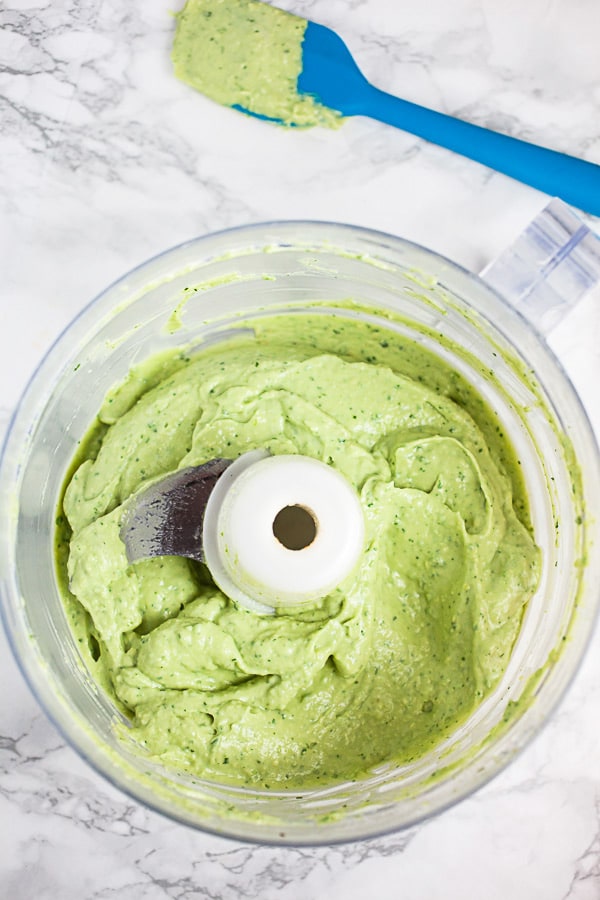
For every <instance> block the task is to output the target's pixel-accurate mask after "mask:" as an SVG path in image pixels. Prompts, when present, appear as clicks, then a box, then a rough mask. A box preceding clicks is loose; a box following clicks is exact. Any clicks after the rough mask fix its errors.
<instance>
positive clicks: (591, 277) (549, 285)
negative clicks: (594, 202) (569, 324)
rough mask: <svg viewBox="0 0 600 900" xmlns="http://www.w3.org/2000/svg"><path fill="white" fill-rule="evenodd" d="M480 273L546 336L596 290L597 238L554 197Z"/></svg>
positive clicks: (599, 270)
mask: <svg viewBox="0 0 600 900" xmlns="http://www.w3.org/2000/svg"><path fill="white" fill-rule="evenodd" d="M480 275H481V278H482V279H483V280H484V281H485V282H487V284H489V285H490V286H491V287H493V288H494V289H495V290H496V291H498V293H499V294H501V295H502V296H503V297H505V298H506V299H507V300H509V301H510V302H511V303H512V304H513V305H514V306H516V307H517V309H519V310H520V311H521V312H522V313H523V315H524V316H525V317H526V318H527V319H528V321H529V322H531V324H532V325H534V326H535V327H536V328H537V330H538V331H540V332H541V333H542V334H544V335H547V334H549V333H550V331H552V329H553V328H555V327H556V326H557V325H558V324H559V322H560V321H561V320H562V319H563V318H564V317H565V316H566V315H567V313H568V312H569V311H570V310H571V309H572V308H573V307H574V306H575V305H576V303H578V302H579V300H581V299H582V297H583V296H584V295H586V294H588V292H589V291H591V290H594V289H596V290H598V291H599V292H600V237H599V236H598V235H597V234H596V233H595V232H594V231H592V230H591V228H588V226H587V225H586V224H585V223H584V222H583V221H582V220H581V219H580V218H579V216H578V215H577V214H576V213H575V212H574V211H573V210H572V209H571V207H569V206H567V205H566V203H563V201H562V200H559V199H558V198H554V199H553V200H551V201H550V203H549V204H548V205H547V206H546V207H545V208H544V209H543V210H542V211H541V212H540V213H539V215H537V216H536V217H535V219H533V221H532V222H530V223H529V225H528V226H527V228H526V229H525V230H524V231H523V232H522V233H521V234H520V235H519V237H518V238H517V239H516V240H515V241H514V243H512V244H511V245H510V246H509V247H508V248H507V249H506V250H504V251H503V252H502V253H501V254H500V256H498V257H497V258H496V259H495V260H494V261H493V262H491V263H490V264H489V265H488V266H486V268H485V269H484V270H483V271H482V272H481V273H480Z"/></svg>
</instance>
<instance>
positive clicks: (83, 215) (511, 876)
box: [0, 0, 600, 900]
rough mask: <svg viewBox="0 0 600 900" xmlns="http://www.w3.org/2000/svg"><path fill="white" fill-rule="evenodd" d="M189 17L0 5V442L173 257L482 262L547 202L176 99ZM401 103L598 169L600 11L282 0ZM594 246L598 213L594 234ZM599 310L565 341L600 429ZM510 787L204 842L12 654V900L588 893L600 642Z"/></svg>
mask: <svg viewBox="0 0 600 900" xmlns="http://www.w3.org/2000/svg"><path fill="white" fill-rule="evenodd" d="M178 5H179V4H178V2H177V0H172V2H171V3H169V2H168V0H128V2H125V3H123V2H121V0H119V2H117V0H37V2H36V0H5V2H4V3H3V4H2V5H1V6H0V25H1V30H0V66H1V67H2V71H1V72H0V181H1V185H2V189H1V191H0V210H1V214H0V250H1V253H2V260H1V264H0V272H1V283H0V297H1V299H0V314H1V323H2V327H1V328H0V385H1V388H0V425H2V426H4V425H5V424H6V422H7V419H8V416H9V415H10V411H11V410H12V408H13V407H14V405H15V404H16V402H17V399H18V396H19V394H20V391H21V390H22V388H23V386H24V384H25V382H26V379H27V378H28V376H29V375H30V373H31V372H32V370H33V368H34V366H35V364H36V361H37V360H38V359H39V357H40V356H41V354H42V353H43V352H44V350H45V349H46V348H47V346H48V344H49V343H50V342H51V340H52V339H53V338H54V337H55V336H56V335H57V334H58V333H59V332H60V330H61V329H62V328H63V327H64V326H65V325H66V324H67V322H68V321H69V320H70V319H71V317H72V316H73V315H74V314H75V313H76V312H77V311H78V310H79V309H80V308H81V307H82V305H83V304H84V303H85V302H86V301H87V300H89V299H90V298H91V297H92V296H93V295H94V294H95V293H96V292H98V291H99V290H100V289H102V288H103V287H104V286H105V285H106V284H107V283H109V282H110V281H111V280H112V279H114V278H115V277H117V276H119V275H120V274H121V273H123V272H125V271H126V270H127V269H129V268H130V267H132V266H133V265H135V264H137V263H139V262H141V261H142V260H143V259H145V258H147V257H148V256H150V255H152V254H154V253H155V252H156V251H158V250H160V249H163V248H165V247H167V246H170V245H173V244H175V243H177V242H179V241H182V240H185V239H187V238H191V237H193V236H195V235H198V234H201V233H204V232H207V231H210V230H214V229H217V228H223V227H226V226H229V225H235V224H241V223H245V222H251V221H258V220H264V219H273V218H304V217H305V218H316V219H332V220H339V221H346V222H352V223H358V224H363V225H368V226H374V227H377V228H380V229H384V230H387V231H391V232H394V233H397V234H400V235H403V236H405V237H409V238H412V239H413V240H416V241H418V242H421V243H423V244H426V245H428V246H430V247H432V248H433V249H435V250H438V251H441V252H443V253H445V254H447V255H448V256H450V257H453V258H454V259H456V260H457V261H459V262H461V263H463V264H464V265H466V266H467V267H469V268H471V269H473V270H479V269H480V268H481V267H482V266H483V265H484V264H485V263H486V262H488V261H489V260H490V259H491V258H493V257H494V255H495V254H496V253H498V252H499V251H500V250H501V249H502V248H503V246H504V245H505V244H506V243H508V242H509V241H510V240H511V239H512V238H513V237H514V236H515V235H516V234H517V233H518V232H519V230H520V229H521V228H522V227H523V226H524V225H525V224H526V223H527V222H528V220H529V219H530V218H532V217H533V215H534V214H535V213H536V212H537V211H538V210H539V209H540V208H541V207H542V206H543V205H544V204H545V202H546V200H547V198H546V197H544V196H543V195H542V194H539V193H537V192H535V191H533V190H531V189H529V188H527V187H524V186H523V185H520V184H517V183H515V182H512V181H510V180H508V179H506V178H504V177H503V176H500V175H496V174H493V173H491V172H490V171H489V170H486V169H484V168H483V167H480V166H478V165H476V164H474V163H471V162H468V161H466V160H463V159H461V158H459V157H456V156H453V155H451V154H449V153H447V152H446V151H444V150H441V149H439V148H436V147H432V146H427V145H424V144H423V143H422V142H420V141H419V140H417V139H416V138H413V137H411V136H410V135H407V134H404V133H401V132H399V131H394V130H392V129H390V128H386V127H385V126H383V125H379V124H377V123H375V122H372V121H369V120H366V119H362V120H359V119H356V120H352V121H349V122H348V123H347V124H346V125H345V126H344V127H343V129H342V130H341V131H339V132H337V133H331V132H328V131H317V130H313V131H308V132H300V131H285V130H280V129H277V128H275V127H274V126H270V125H268V124H265V123H261V122H258V121H255V120H250V119H247V118H245V117H243V116H241V115H239V114H237V113H234V112H231V111H229V110H225V109H221V108H219V107H216V106H214V105H213V104H211V102H210V101H208V100H205V99H204V98H203V97H201V96H199V95H197V94H194V93H193V92H192V91H190V90H189V89H187V88H185V87H184V86H183V85H181V84H179V83H177V82H176V81H175V79H174V78H173V77H172V75H171V69H170V63H169V57H168V53H169V44H170V41H171V35H172V29H173V19H172V17H171V16H170V15H169V11H170V9H176V8H177V7H178ZM281 5H282V6H285V7H286V8H288V9H294V10H295V11H298V12H300V13H304V14H310V15H311V16H312V18H314V19H316V20H318V21H321V22H323V23H324V24H329V25H332V26H334V27H335V28H336V29H337V30H338V31H339V32H340V33H342V34H343V35H344V37H345V38H346V40H347V42H348V44H349V46H350V47H351V48H352V50H353V51H354V53H355V55H356V57H357V59H358V60H359V61H360V63H361V65H362V67H363V69H364V71H365V72H366V73H367V74H368V75H369V76H370V77H371V78H372V79H373V80H374V81H375V82H376V83H377V84H378V85H379V86H381V87H384V88H386V89H388V90H389V91H391V92H395V93H397V94H399V95H401V96H404V97H406V98H407V99H411V100H415V101H417V102H421V103H424V104H427V105H431V106H433V107H434V108H436V109H439V110H442V111H445V112H449V113H453V114H457V115H460V116H462V117H464V118H467V119H469V120H471V121H474V122H477V123H480V124H484V125H487V126H490V127H493V128H497V129H502V130H505V131H506V132H508V133H510V134H513V135H517V136H520V137H525V138H528V139H530V140H535V141H537V142H539V143H542V144H545V145H547V146H550V147H553V148H555V149H559V150H562V151H565V152H569V153H572V154H574V155H579V156H583V157H585V158H586V159H589V160H591V161H594V162H597V163H600V55H599V53H598V39H599V35H600V10H599V7H598V0H525V2H524V0H454V2H452V3H448V2H447V0H419V2H418V3H415V2H413V0H286V2H285V3H283V2H282V3H281ZM586 221H587V222H588V224H590V225H591V226H592V227H595V228H596V230H598V226H599V222H598V220H593V219H591V218H589V217H586ZM598 306H599V303H598V301H596V303H595V304H594V303H593V302H591V301H588V303H586V304H584V305H583V306H581V307H580V308H579V309H578V310H576V312H575V313H574V314H573V315H572V316H571V317H570V320H567V322H565V323H563V325H561V326H560V327H559V329H558V330H557V332H556V333H555V334H554V335H553V336H552V341H553V344H554V346H555V347H556V349H557V352H558V353H559V355H560V356H561V358H562V359H563V361H564V362H565V365H566V366H567V368H568V369H569V371H571V373H572V375H573V377H574V379H575V380H576V382H577V383H578V384H579V385H580V386H581V387H582V391H583V392H584V399H585V400H586V402H587V403H588V404H589V407H590V413H591V414H592V415H593V417H594V420H595V425H596V428H597V429H600V415H599V411H598V396H597V393H598V392H597V381H598V376H599V375H600V358H599V355H598V354H599V352H600V351H599V349H598V348H599V347H600V340H599V338H600V313H599V309H598ZM599 637H600V636H597V638H596V641H595V643H594V644H593V645H592V649H591V652H589V653H588V655H587V658H586V660H585V662H584V665H583V666H582V668H581V670H580V672H579V675H578V677H577V679H576V681H575V683H574V684H573V686H572V688H571V690H570V692H569V694H568V696H567V698H566V699H565V701H564V702H563V704H562V705H561V707H560V709H559V711H558V712H557V713H556V714H555V715H554V717H553V718H552V720H551V721H550V723H549V724H548V725H547V727H546V728H545V730H544V731H543V733H542V734H541V735H540V736H539V737H538V738H537V739H536V740H535V741H534V743H533V744H532V745H531V746H530V747H529V749H528V750H527V751H526V752H525V753H524V754H523V755H522V756H521V757H520V758H519V759H518V760H517V761H516V762H514V763H513V764H512V766H511V767H510V768H509V769H508V770H507V771H506V772H505V773H503V774H502V775H501V776H499V777H497V778H496V779H495V780H494V781H493V782H492V783H491V784H490V785H489V786H487V787H486V788H485V789H483V790H481V791H480V792H479V793H478V794H477V795H476V796H474V797H473V798H471V799H469V800H467V801H465V802H463V803H461V804H460V805H459V806H457V807H456V808H454V809H453V810H451V811H449V812H447V813H445V814H444V815H441V816H439V817H438V818H436V819H434V820H432V821H429V822H427V823H425V824H423V825H421V826H420V827H418V828H414V829H411V830H409V831H407V832H404V833H401V834H398V835H396V836H391V837H387V838H382V839H380V840H375V841H371V842H365V843H359V844H352V845H348V846H342V847H336V848H322V849H315V850H309V849H276V848H270V847H251V846H246V845H242V844H237V843H235V842H229V841H226V840H220V839H214V838H210V837H206V836H204V835H202V834H200V833H196V832H194V831H192V830H190V829H187V828H184V827H182V826H179V825H175V824H172V823H170V822H169V821H167V820H166V819H163V818H161V817H160V816H158V815H156V814H154V813H151V812H149V811H147V810H146V809H144V808H141V807H138V806H136V805H135V804H134V803H133V802H132V801H131V800H129V799H127V798H125V797H124V796H122V795H121V794H120V793H118V792H117V791H116V790H114V789H112V788H111V787H110V786H109V785H108V784H107V783H105V782H104V781H103V780H102V779H101V778H99V777H98V776H96V775H95V774H94V773H93V772H92V771H91V770H90V769H89V768H88V767H87V765H86V764H85V763H83V762H82V761H81V760H80V759H79V758H78V757H77V755H76V754H75V753H74V752H73V751H72V750H71V749H70V748H68V747H66V746H64V744H63V741H62V740H61V738H60V737H59V736H58V734H57V733H56V731H55V730H54V729H53V727H52V726H51V725H50V724H49V722H48V721H47V719H46V718H45V716H44V714H43V712H42V711H41V710H40V709H39V708H38V706H37V704H36V702H35V700H34V699H33V697H32V696H31V695H30V693H29V691H28V689H27V688H26V686H25V684H24V682H23V680H22V678H21V676H20V674H19V672H18V670H17V668H16V665H15V663H14V662H13V660H12V658H11V656H10V654H9V651H8V649H7V647H6V644H5V642H4V639H0V641H1V642H2V643H1V647H0V686H1V687H0V896H1V897H3V898H7V900H30V898H35V900H54V898H56V900H84V898H86V900H87V898H90V900H109V898H110V900H162V898H173V900H200V898H223V900H226V898H227V900H229V898H238V897H248V898H251V897H252V898H254V897H259V898H261V900H270V898H275V897H278V898H282V900H292V898H294V900H295V898H298V900H300V898H302V900H305V898H315V900H321V898H323V900H324V898H328V900H337V898H340V900H341V898H344V900H362V898H364V897H366V896H377V897H378V898H379V900H392V898H396V897H405V898H408V900H420V898H424V900H438V898H440V900H441V898H444V900H453V898H456V900H459V898H460V900H464V898H471V897H477V898H482V900H483V898H485V900H505V898H511V900H538V898H539V900H567V898H569V900H594V898H599V897H600V724H599V723H600V653H599V652H598V639H599Z"/></svg>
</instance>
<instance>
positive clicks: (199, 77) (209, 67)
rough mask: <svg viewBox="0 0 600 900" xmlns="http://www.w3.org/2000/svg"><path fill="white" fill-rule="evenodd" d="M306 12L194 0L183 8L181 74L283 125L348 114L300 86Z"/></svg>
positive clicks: (210, 93) (216, 96)
mask: <svg viewBox="0 0 600 900" xmlns="http://www.w3.org/2000/svg"><path fill="white" fill-rule="evenodd" d="M307 24H308V23H307V21H306V19H302V18H300V17H299V16H294V15H291V14H290V13H288V12H285V11H284V10H282V9H277V8H276V7H274V6H270V5H269V4H268V3H261V2H258V0H187V3H186V5H185V6H184V8H183V9H182V10H181V12H180V13H178V14H177V28H176V31H175V38H174V41H173V50H172V54H171V58H172V61H173V66H174V70H175V75H176V76H177V78H179V79H180V80H181V81H184V82H185V83H186V84H189V85H190V86H191V87H193V88H195V89H196V90H197V91H200V92H201V93H203V94H205V95H206V96H207V97H210V98H211V99H212V100H215V101H216V102H217V103H221V104H222V105H223V106H235V107H238V108H241V109H242V110H244V111H246V112H250V113H253V114H254V115H257V116H260V117H263V118H268V119H274V120H276V121H278V122H279V123H280V124H283V125H295V126H299V127H305V128H306V127H309V126H312V125H323V126H326V127H329V128H338V127H339V126H340V125H341V124H342V122H343V118H342V117H341V115H340V114H339V113H338V112H336V111H335V110H333V109H330V108H329V107H327V106H323V104H321V103H319V102H318V101H316V100H315V99H314V98H313V97H311V96H309V95H308V94H300V93H298V90H297V83H298V77H299V75H300V73H301V72H302V41H303V38H304V32H305V30H306V26H307Z"/></svg>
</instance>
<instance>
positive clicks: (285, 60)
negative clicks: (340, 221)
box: [173, 0, 600, 215]
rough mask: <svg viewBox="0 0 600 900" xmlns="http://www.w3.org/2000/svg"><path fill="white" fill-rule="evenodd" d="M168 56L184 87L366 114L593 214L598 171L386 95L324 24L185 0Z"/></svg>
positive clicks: (280, 110)
mask: <svg viewBox="0 0 600 900" xmlns="http://www.w3.org/2000/svg"><path fill="white" fill-rule="evenodd" d="M173 58H174V61H175V68H176V74H178V76H179V77H181V78H182V79H183V80H184V81H187V82H188V83H190V84H192V85H193V86H194V87H196V88H198V89H199V90H202V91H203V92H204V93H207V94H208V95H209V96H212V97H213V98H214V99H216V100H219V102H221V103H225V104H226V105H229V106H233V107H236V108H238V109H242V110H243V111H245V112H250V113H252V114H253V115H258V116H261V117H263V118H269V119H275V120H276V121H277V120H278V121H280V122H282V123H283V124H286V125H315V124H323V125H330V126H332V125H333V126H335V125H336V124H339V123H340V122H341V121H343V118H342V117H345V116H354V115H364V116H370V117H371V118H374V119H378V120H379V121H381V122H385V123H386V124H388V125H393V126H394V127H396V128H401V129H403V130H404V131H408V132H410V133H412V134H415V135H418V136H419V137H421V138H424V139H425V140H428V141H431V142H432V143H435V144H438V145H439V146H442V147H446V148H448V149H449V150H453V151H454V152H456V153H460V154H461V155H463V156H466V157H468V158H469V159H472V160H475V161H476V162H479V163H482V164H483V165H486V166H489V167H490V168H492V169H495V170H496V171H498V172H502V173H504V174H505V175H509V176H510V177H512V178H515V179H517V180H518V181H521V182H523V183H525V184H529V185H531V186H532V187H535V188H537V189H538V190H541V191H544V192H545V193H547V194H550V195H553V196H558V197H561V198H562V199H563V200H565V201H566V202H567V203H571V204H573V206H577V207H579V208H580V209H583V210H586V211H587V212H590V213H593V214H594V215H600V166H597V165H594V164H593V163H590V162H586V161H584V160H580V159H576V158H575V157H572V156H567V155H565V154H562V153H558V152H556V151H554V150H550V149H547V148H544V147H538V146H536V145H535V144H531V143H529V142H526V141H521V140H519V139H517V138H513V137H510V136H508V135H504V134H498V133H497V132H493V131H489V130H488V129H486V128H481V127H479V126H477V125H472V124H471V123H469V122H463V121H461V120H460V119H455V118H453V117H452V116H446V115H443V114H442V113H438V112H435V111H434V110H430V109H426V108H425V107H422V106H419V105H417V104H415V103H411V102H409V101H407V100H402V99H400V98H399V97H394V96H392V95H391V94H388V93H386V92H385V91H382V90H380V89H378V88H376V87H375V86H374V85H372V84H370V83H369V81H368V80H367V79H366V78H365V77H364V76H363V74H362V73H361V71H360V69H359V67H358V66H357V64H356V63H355V61H354V59H353V57H352V55H351V53H350V51H349V50H348V48H347V46H346V45H345V43H344V42H343V40H342V39H341V38H340V37H339V35H337V34H336V33H335V32H334V31H332V30H331V29H330V28H326V27H325V26H323V25H318V24H317V23H315V22H309V21H307V20H306V19H302V18H300V17H299V16H294V15H291V14H290V13H286V12H284V11H283V10H280V9H277V8H276V7H273V6H271V5H270V4H267V3H262V2H260V0H188V2H187V4H186V6H185V8H184V10H182V12H181V13H180V14H179V17H178V29H177V34H176V39H175V44H174V57H173ZM182 58H183V60H184V62H183V64H182V62H181V59H182ZM224 87H225V88H226V90H224Z"/></svg>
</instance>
